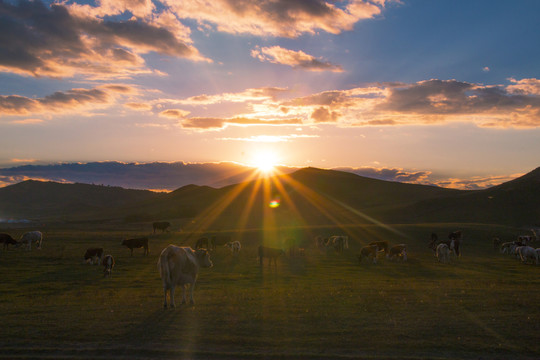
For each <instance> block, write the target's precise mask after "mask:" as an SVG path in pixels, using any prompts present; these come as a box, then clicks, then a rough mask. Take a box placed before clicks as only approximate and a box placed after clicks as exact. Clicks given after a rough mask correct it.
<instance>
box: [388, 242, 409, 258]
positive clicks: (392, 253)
mask: <svg viewBox="0 0 540 360" xmlns="http://www.w3.org/2000/svg"><path fill="white" fill-rule="evenodd" d="M386 258H387V259H390V260H393V259H401V260H402V261H407V245H405V244H397V245H394V246H392V247H391V248H390V250H388V254H386Z"/></svg>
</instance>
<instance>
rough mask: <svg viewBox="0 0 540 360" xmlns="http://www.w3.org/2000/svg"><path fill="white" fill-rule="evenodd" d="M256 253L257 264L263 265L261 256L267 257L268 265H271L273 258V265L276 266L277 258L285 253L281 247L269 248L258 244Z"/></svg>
mask: <svg viewBox="0 0 540 360" xmlns="http://www.w3.org/2000/svg"><path fill="white" fill-rule="evenodd" d="M258 254H259V264H260V265H261V266H263V258H265V257H266V258H268V266H271V264H272V260H274V265H275V267H276V268H277V258H278V257H279V256H280V255H283V254H285V251H283V250H282V249H274V248H269V247H266V246H262V245H260V246H259V248H258Z"/></svg>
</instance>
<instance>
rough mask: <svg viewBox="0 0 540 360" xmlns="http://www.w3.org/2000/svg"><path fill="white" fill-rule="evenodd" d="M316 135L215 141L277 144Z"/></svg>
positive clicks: (270, 136) (265, 136)
mask: <svg viewBox="0 0 540 360" xmlns="http://www.w3.org/2000/svg"><path fill="white" fill-rule="evenodd" d="M318 137H319V136H318V135H298V134H290V135H254V136H250V137H245V138H219V139H217V140H224V141H245V142H257V143H278V142H287V141H290V140H292V139H302V138H318Z"/></svg>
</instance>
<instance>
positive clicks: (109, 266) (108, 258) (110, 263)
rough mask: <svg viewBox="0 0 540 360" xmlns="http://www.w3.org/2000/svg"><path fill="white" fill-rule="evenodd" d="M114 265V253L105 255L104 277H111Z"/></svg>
mask: <svg viewBox="0 0 540 360" xmlns="http://www.w3.org/2000/svg"><path fill="white" fill-rule="evenodd" d="M113 267H114V258H113V256H112V255H105V257H104V258H103V277H111V276H112V270H113Z"/></svg>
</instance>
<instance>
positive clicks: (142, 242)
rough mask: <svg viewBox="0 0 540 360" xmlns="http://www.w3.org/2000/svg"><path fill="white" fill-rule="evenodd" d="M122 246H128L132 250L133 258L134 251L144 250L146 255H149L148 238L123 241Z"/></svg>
mask: <svg viewBox="0 0 540 360" xmlns="http://www.w3.org/2000/svg"><path fill="white" fill-rule="evenodd" d="M122 245H124V246H127V247H128V248H129V250H131V256H133V249H139V248H144V255H148V238H147V237H142V238H136V239H125V240H123V241H122Z"/></svg>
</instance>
